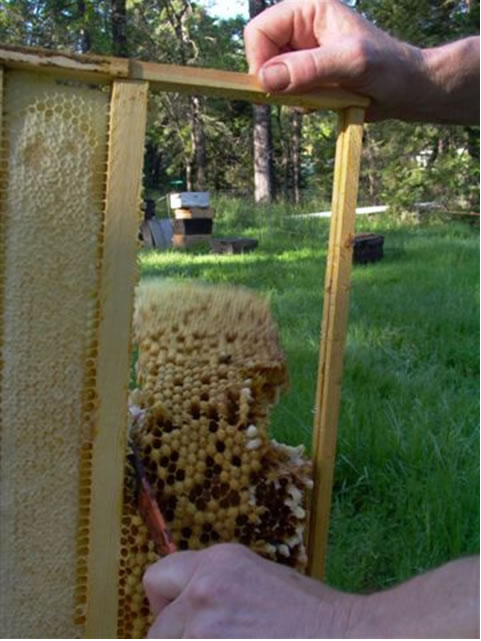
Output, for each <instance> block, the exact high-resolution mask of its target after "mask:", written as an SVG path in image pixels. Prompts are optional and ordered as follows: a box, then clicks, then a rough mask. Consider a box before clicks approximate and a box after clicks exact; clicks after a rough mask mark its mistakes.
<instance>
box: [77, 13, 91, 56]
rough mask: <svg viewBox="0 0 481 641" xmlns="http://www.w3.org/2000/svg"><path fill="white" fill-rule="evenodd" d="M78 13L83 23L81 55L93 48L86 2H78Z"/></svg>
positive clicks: (81, 29)
mask: <svg viewBox="0 0 481 641" xmlns="http://www.w3.org/2000/svg"><path fill="white" fill-rule="evenodd" d="M77 11H78V15H79V18H80V22H81V25H82V26H81V28H80V42H79V49H80V53H87V52H88V51H90V49H91V47H92V41H91V38H90V32H89V30H88V27H87V12H86V8H85V0H77Z"/></svg>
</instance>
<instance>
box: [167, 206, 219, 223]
mask: <svg viewBox="0 0 481 641" xmlns="http://www.w3.org/2000/svg"><path fill="white" fill-rule="evenodd" d="M173 213H174V218H176V219H177V220H185V219H190V218H214V210H213V209H212V208H211V207H190V208H189V209H184V208H182V209H174V212H173Z"/></svg>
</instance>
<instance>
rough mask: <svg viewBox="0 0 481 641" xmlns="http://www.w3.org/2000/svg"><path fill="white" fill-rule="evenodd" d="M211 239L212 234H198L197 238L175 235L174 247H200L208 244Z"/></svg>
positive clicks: (173, 239) (173, 238) (173, 237)
mask: <svg viewBox="0 0 481 641" xmlns="http://www.w3.org/2000/svg"><path fill="white" fill-rule="evenodd" d="M210 239H211V236H210V234H196V235H195V236H184V235H183V234H174V235H173V236H172V245H173V246H174V247H192V245H198V244H199V243H208V242H209V241H210Z"/></svg>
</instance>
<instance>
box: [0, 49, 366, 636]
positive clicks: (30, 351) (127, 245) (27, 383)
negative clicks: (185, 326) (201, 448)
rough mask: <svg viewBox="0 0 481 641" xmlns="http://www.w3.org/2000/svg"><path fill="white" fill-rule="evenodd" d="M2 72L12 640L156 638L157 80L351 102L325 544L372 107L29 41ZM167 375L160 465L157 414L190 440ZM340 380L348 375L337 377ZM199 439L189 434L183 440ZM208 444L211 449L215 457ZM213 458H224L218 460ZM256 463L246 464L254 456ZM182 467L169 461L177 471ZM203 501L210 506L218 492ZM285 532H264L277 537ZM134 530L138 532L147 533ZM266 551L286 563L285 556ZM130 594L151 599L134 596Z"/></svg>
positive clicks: (3, 477) (321, 488) (334, 251)
mask: <svg viewBox="0 0 481 641" xmlns="http://www.w3.org/2000/svg"><path fill="white" fill-rule="evenodd" d="M0 76H1V78H0V88H1V90H2V91H1V92H0V101H1V146H0V183H1V190H0V210H1V211H0V213H1V218H0V220H1V224H0V248H1V251H0V256H1V261H0V266H1V278H0V300H1V305H0V310H1V314H0V349H1V359H0V363H1V369H0V505H1V519H0V573H1V575H0V617H1V619H0V629H1V631H2V633H3V635H4V636H5V637H7V638H14V637H26V638H29V637H46V638H85V637H91V638H116V637H118V636H119V635H120V634H122V635H125V636H130V635H132V636H133V635H134V634H140V633H141V632H142V631H145V625H146V622H147V620H148V611H147V609H146V605H145V603H144V602H143V596H142V594H141V592H140V591H138V590H137V588H136V587H135V586H139V585H140V575H141V572H142V569H143V567H144V565H145V562H146V561H149V560H152V559H153V556H152V550H149V544H148V543H145V540H143V541H142V542H139V543H140V548H139V550H138V551H137V554H140V555H142V558H141V559H136V560H135V559H134V556H133V554H129V553H128V551H127V548H128V546H130V545H136V544H137V541H136V537H137V536H140V538H141V539H142V535H141V530H142V527H143V525H142V522H139V521H138V515H135V514H130V513H129V509H130V507H129V506H131V502H129V500H130V499H129V498H128V492H129V487H130V486H129V479H130V478H131V477H130V476H129V474H127V476H126V484H125V487H124V472H125V470H126V452H127V447H126V442H127V422H128V398H127V396H128V395H127V390H128V382H129V370H130V348H131V325H132V313H133V298H134V287H135V283H136V249H137V234H138V227H139V221H140V215H139V212H140V206H139V205H140V189H141V175H142V158H143V144H144V134H145V120H146V118H145V116H146V104H147V93H148V88H149V84H151V85H153V86H155V87H157V88H160V89H163V90H178V91H188V92H202V93H211V94H213V95H224V96H227V97H233V98H236V99H246V100H251V101H255V102H273V103H276V102H277V103H280V104H296V105H300V106H305V107H324V108H335V109H346V111H345V112H343V115H342V117H341V130H340V136H339V143H338V152H337V153H338V158H341V161H340V163H339V162H338V164H337V170H336V182H335V189H334V191H335V199H334V207H333V210H334V212H335V213H336V212H337V215H335V216H333V220H335V221H336V225H337V224H338V223H339V225H338V226H337V227H334V228H333V230H332V233H331V239H332V243H331V247H330V252H329V255H330V256H331V257H333V259H332V261H331V263H329V264H328V278H329V280H328V283H329V289H328V290H326V291H327V292H328V295H327V297H326V305H327V309H329V310H330V311H329V314H327V316H326V314H325V317H324V318H325V322H324V335H325V341H324V343H323V346H321V365H322V363H324V365H322V366H321V374H322V375H321V378H320V383H319V386H318V401H317V412H316V416H317V417H318V418H319V421H317V419H316V425H317V427H316V428H315V433H314V453H315V458H314V464H315V469H316V466H317V467H318V466H319V464H320V462H322V456H321V457H318V456H316V452H321V453H322V452H323V451H324V454H323V456H324V458H326V453H325V452H326V448H324V450H323V446H322V438H324V437H322V438H321V439H320V440H319V438H318V436H319V434H321V435H322V434H324V435H326V434H327V435H328V440H329V447H328V448H327V450H328V456H327V458H329V461H328V462H327V463H326V465H323V475H322V479H321V483H318V479H319V478H320V477H319V475H318V474H316V473H315V474H314V489H313V504H312V509H313V512H314V514H315V516H316V518H315V520H314V522H316V523H317V522H322V528H323V529H322V536H324V535H325V532H326V531H327V518H325V519H322V518H320V519H319V515H321V516H322V515H323V514H325V513H326V505H327V506H328V496H329V492H328V490H329V487H330V478H331V472H332V463H333V456H332V450H333V448H332V445H333V442H334V443H335V430H333V429H332V426H333V425H334V427H335V422H336V412H337V406H338V391H339V390H338V382H339V381H340V372H341V370H342V367H341V369H340V367H339V358H338V355H339V346H341V348H342V344H343V342H342V341H343V327H344V326H345V305H342V306H341V307H342V309H340V307H339V301H341V302H342V301H345V296H346V292H347V291H348V286H347V284H348V278H349V269H348V267H347V266H348V265H350V250H349V242H348V237H349V234H350V233H351V232H352V228H351V227H352V221H353V212H354V209H355V199H356V189H357V176H358V165H359V153H360V141H361V135H362V115H363V109H362V108H363V107H364V106H365V105H366V104H367V102H366V100H365V99H363V98H360V97H359V96H355V95H354V94H349V93H347V92H343V91H340V90H337V89H332V88H331V89H327V90H326V91H325V92H321V93H320V94H319V95H316V94H313V95H309V96H281V97H276V96H266V95H265V94H263V92H262V91H261V89H260V88H259V87H258V85H257V84H256V82H255V81H254V80H253V79H252V78H249V77H248V76H244V75H243V74H231V73H228V72H217V71H213V70H200V69H195V70H192V69H188V68H179V67H173V66H165V65H156V64H154V63H142V62H139V61H129V60H122V59H115V58H96V57H93V56H86V57H81V56H75V55H65V54H61V53H57V52H52V51H34V50H30V49H29V50H27V49H20V48H11V49H8V48H2V49H1V50H0ZM358 107H359V108H358ZM348 167H349V170H350V171H349V177H348V172H347V168H348ZM353 177H354V179H353ZM348 259H349V260H348ZM140 335H141V334H140ZM192 335H193V334H192ZM333 339H334V342H333ZM139 340H140V341H142V338H140V339H139ZM149 340H150V342H151V343H152V344H153V341H152V338H149ZM268 343H269V341H268ZM332 344H335V345H336V348H335V349H334V350H332V349H331V347H330V346H331V345H332ZM175 351H176V353H177V352H178V349H177V350H175ZM150 352H151V349H150V348H149V353H150ZM167 352H168V350H167ZM159 354H160V352H159ZM167 358H170V359H171V358H172V355H169V354H168V356H167ZM176 358H177V357H176ZM170 364H171V365H172V363H170ZM341 364H342V363H341ZM221 365H227V364H226V363H218V362H217V363H214V362H213V364H212V367H213V368H214V369H215V370H216V371H217V372H218V374H217V376H218V375H219V373H220V372H221V371H222V367H221ZM151 366H154V367H155V366H158V364H157V365H156V363H155V362H153V363H150V361H148V362H146V365H145V367H146V369H144V365H143V363H141V362H139V368H140V369H139V373H140V376H141V379H142V383H143V384H142V390H143V391H141V392H139V393H138V395H139V399H138V400H139V402H140V405H139V406H138V407H139V410H140V412H141V414H140V415H139V416H141V417H142V420H141V421H140V422H138V420H137V421H136V422H135V425H133V428H134V429H135V430H136V431H137V430H138V436H139V442H140V444H141V446H142V447H143V448H144V456H146V457H149V456H151V454H152V453H153V452H154V451H155V452H157V450H156V448H155V447H154V448H153V449H152V452H147V453H146V449H148V447H152V446H151V444H149V442H148V440H149V438H150V437H149V434H150V433H151V432H149V430H150V429H151V428H152V426H153V424H152V420H154V419H155V421H159V419H160V418H162V421H163V422H162V425H161V426H160V428H161V438H162V441H161V443H160V445H161V449H162V448H164V450H165V448H170V450H171V454H170V456H171V455H172V453H173V450H172V446H171V444H169V443H168V440H169V438H171V439H172V438H174V437H172V436H171V437H168V434H169V433H172V432H173V430H170V431H169V429H170V428H169V422H168V421H169V420H170V419H169V418H168V416H166V415H165V412H164V410H165V409H166V405H167V410H168V404H167V403H166V400H165V398H157V399H156V395H158V394H160V393H161V392H160V390H158V389H157V388H155V386H154V388H153V393H152V394H151V395H150V394H149V395H147V396H145V389H148V387H149V385H150V383H149V376H151V373H150V371H149V368H150V367H151ZM227 370H228V371H229V368H227ZM331 370H332V371H333V374H334V375H333V377H332V379H331V376H328V375H326V373H327V374H328V373H329V372H330V371H331ZM236 371H237V370H236ZM234 374H235V372H234ZM173 375H174V378H175V374H173ZM234 378H235V375H234ZM248 378H249V377H248V376H247V377H246V378H244V379H243V381H244V382H245V380H247V379H248ZM331 380H334V381H335V386H334V387H333V386H332V384H331ZM211 382H212V381H211ZM201 383H202V381H201ZM202 385H207V383H202ZM253 385H254V383H253ZM245 388H246V389H249V390H251V393H252V394H254V391H255V389H256V388H255V385H254V387H253V388H252V389H251V387H250V386H249V385H248V384H247V383H246V387H245ZM261 389H262V387H261ZM209 390H210V387H209ZM185 391H188V390H183V393H184V392H185ZM202 393H204V392H202V391H201V394H202ZM209 393H210V391H209ZM151 396H152V398H151ZM181 396H182V395H181ZM323 399H324V400H323ZM200 401H202V402H207V401H203V399H202V398H200ZM183 402H185V399H183ZM219 402H220V401H219ZM159 403H160V406H162V407H163V408H164V409H163V410H162V412H161V415H158V414H157V413H158V412H159V411H160V410H159V407H158V404H159ZM239 403H240V396H239ZM156 404H157V405H156ZM194 411H195V410H194ZM226 411H227V413H228V410H227V409H226ZM326 413H327V414H326ZM324 414H326V416H324ZM139 416H138V417H137V418H139ZM266 417H267V415H265V416H264V419H262V417H261V419H260V420H258V421H257V423H256V425H255V427H256V429H257V430H258V431H259V434H260V436H259V438H260V440H261V445H262V447H265V448H268V443H267V441H266V440H265V437H264V436H263V431H262V429H260V430H259V426H261V428H262V426H263V425H265V423H262V420H265V419H266ZM227 418H228V416H227V417H226V418H224V419H223V420H227ZM221 419H222V416H221V415H219V421H220V420H221ZM194 420H200V417H199V419H195V417H194ZM252 425H254V423H252ZM229 426H230V428H233V427H235V425H233V424H232V422H229V421H228V420H227V424H226V425H225V426H224V424H222V425H221V424H220V422H219V425H218V426H217V429H218V430H223V429H225V431H226V435H227V432H228V429H229ZM319 426H320V427H321V429H319ZM157 427H158V426H157ZM238 427H239V426H238ZM250 427H251V424H249V425H247V428H246V429H244V430H240V432H245V435H242V434H241V437H242V438H244V439H246V440H247V441H249V440H250V441H255V440H256V438H257V434H254V432H253V430H252V429H251V430H250V431H249V428H250ZM209 433H210V432H209ZM333 435H334V441H333ZM183 436H185V435H184V434H179V437H180V440H182V438H183ZM154 438H156V437H155V436H154ZM205 438H209V437H205ZM229 438H231V437H230V436H229ZM164 439H165V442H164ZM226 439H227V436H226ZM233 440H234V441H235V435H233ZM320 443H321V445H320ZM244 444H245V447H246V448H247V442H246V441H245V442H244ZM179 445H180V444H179ZM210 445H211V444H210V443H209V442H206V457H207V448H208V447H210ZM226 447H227V445H226ZM229 447H230V445H229ZM232 447H239V445H233V446H232ZM269 447H270V446H269ZM259 448H260V446H259ZM247 449H249V448H247ZM254 449H255V448H254ZM274 449H275V446H274ZM176 451H177V450H176ZM241 451H242V450H241ZM266 452H267V449H266ZM218 453H219V452H218ZM164 455H165V456H166V454H164ZM179 455H180V449H179ZM155 456H156V455H154V456H152V457H151V458H153V459H155ZM208 456H211V455H210V454H208ZM233 456H238V454H233ZM213 458H214V465H220V463H218V462H216V461H215V455H214V457H213ZM240 458H241V470H242V465H243V464H246V463H245V462H244V463H243V461H242V456H241V457H240ZM287 458H289V456H288V457H287ZM318 459H319V460H318ZM331 459H332V460H331ZM154 462H155V463H156V464H157V461H155V460H154ZM174 462H175V461H172V462H169V463H168V466H167V472H169V465H172V464H173V463H174ZM284 462H285V461H284ZM208 463H209V461H207V458H206V460H205V461H203V464H204V465H206V467H209V465H208ZM236 463H237V459H236V461H234V460H232V457H231V461H230V465H231V467H230V468H229V470H230V472H231V475H230V476H231V477H234V478H235V476H236V473H235V471H234V469H233V468H237V467H238V466H237V465H236ZM249 465H250V463H249ZM160 467H161V468H163V466H162V465H161V466H160ZM249 469H250V468H249ZM216 470H217V468H216ZM127 471H128V470H127ZM178 471H179V470H178V469H177V467H176V470H175V481H174V483H175V482H183V481H182V479H178V478H177V472H178ZM226 472H227V470H226ZM253 472H255V470H253ZM199 473H200V472H199ZM213 473H214V474H215V473H216V472H215V471H214V470H213ZM219 474H220V473H219ZM161 475H162V473H159V477H161ZM250 480H251V479H250ZM222 482H224V481H221V483H222ZM279 482H280V481H279ZM229 488H230V489H229V493H228V496H230V497H231V498H229V503H230V504H229V506H227V507H221V509H227V510H229V509H237V508H239V510H240V505H241V503H239V506H236V505H232V501H234V502H236V501H237V499H235V498H234V496H233V495H231V492H233V491H237V490H235V488H234V487H233V486H232V483H231V484H230V485H229ZM192 489H193V488H192ZM219 489H220V488H219ZM124 490H125V494H124ZM189 491H190V490H189ZM212 491H213V489H212ZM241 491H242V490H241ZM267 494H268V495H269V494H272V492H270V493H269V492H267ZM316 497H320V500H318V499H317V498H316ZM168 498H169V500H172V497H168ZM193 498H194V499H196V500H197V502H198V501H199V500H204V497H203V496H202V495H199V496H197V495H196V496H195V497H193ZM205 498H207V497H205ZM219 498H220V497H219ZM240 498H241V496H240V495H239V499H240ZM124 499H125V502H124ZM186 499H187V501H188V502H187V503H186V506H187V505H188V504H189V502H190V503H192V500H191V498H190V495H187V496H186ZM212 500H214V501H216V500H217V499H216V498H215V497H214V498H213V499H212ZM262 500H264V499H262ZM167 507H170V509H173V507H172V505H170V506H167V505H164V508H165V509H167ZM254 507H255V506H254ZM197 508H198V505H197ZM186 509H187V508H186ZM175 511H177V505H176V509H175ZM281 511H282V508H281ZM254 512H255V510H254ZM196 513H197V512H196ZM327 514H328V512H327ZM298 515H299V516H298V518H301V516H300V515H301V513H300V512H299V513H298ZM231 516H233V513H231ZM237 516H240V514H239V515H237ZM237 516H236V519H237ZM257 516H258V517H260V516H261V515H260V514H256V517H257ZM132 517H136V518H132ZM248 518H249V517H248ZM126 519H127V520H128V522H126ZM136 519H137V520H136ZM196 525H200V524H196ZM202 525H204V523H202ZM237 525H239V524H237ZM240 525H243V524H242V523H241V524H240ZM272 525H273V524H272V523H271V524H270V525H268V526H266V527H270V528H271V530H272ZM183 527H189V526H187V525H185V526H183ZM126 528H127V529H128V530H129V532H130V533H129V532H127V531H126ZM129 528H130V529H129ZM132 528H137V531H136V533H135V534H134V533H133V531H134V530H133V529H132ZM174 529H175V528H174ZM191 529H192V534H194V528H193V527H192V528H191ZM241 530H242V528H240V530H239V536H249V537H250V538H251V540H252V539H253V538H256V540H257V541H258V542H259V541H261V542H262V545H265V544H266V543H267V544H269V541H268V539H269V535H268V534H267V532H266V531H265V530H264V531H262V532H259V534H260V535H264V539H262V536H258V537H257V536H256V537H253V536H252V534H253V532H252V531H250V530H249V531H248V532H245V531H242V532H241ZM244 530H245V528H244ZM219 534H220V533H219ZM144 536H145V532H144ZM178 536H179V534H178ZM180 536H181V538H179V543H180V541H182V540H184V541H185V540H187V539H189V538H190V537H187V535H186V534H185V532H182V530H181V531H180ZM202 536H203V532H202V533H200V536H198V533H195V537H197V538H198V540H199V541H200V537H202ZM209 536H210V538H211V539H214V538H215V537H213V536H212V534H210V535H209ZM234 536H237V535H236V534H235V532H234ZM125 537H127V538H125ZM195 537H194V538H195ZM321 538H322V537H321ZM132 539H133V540H132ZM318 542H319V537H318V535H317V534H316V532H315V531H314V536H310V538H309V545H310V547H311V556H310V559H309V560H310V563H311V565H312V567H311V573H313V574H314V575H319V574H320V572H321V570H320V569H319V568H321V567H322V556H323V545H322V544H321V545H318ZM189 544H190V543H189ZM145 546H146V547H145ZM287 546H288V547H289V543H287ZM193 547H195V546H193ZM274 547H275V546H274ZM312 550H314V553H312ZM260 551H262V550H260ZM264 551H267V553H272V554H275V555H278V554H281V555H282V552H280V550H278V549H277V548H275V550H274V551H273V550H271V549H270V548H268V549H267V550H264ZM283 551H284V552H286V550H285V549H283ZM149 555H150V556H149ZM286 558H287V557H286ZM122 559H123V561H122ZM125 559H127V561H125ZM133 559H134V560H135V566H134V568H131V570H130V571H129V572H127V570H126V566H125V563H126V562H127V563H131V562H132V560H133ZM312 568H314V569H312ZM19 577H22V580H19ZM126 586H127V587H128V589H129V590H130V589H131V588H132V586H134V588H135V589H134V590H133V591H132V590H131V591H130V594H129V595H128V596H127V591H128V590H127V587H126ZM132 604H137V606H136V607H140V613H139V612H138V611H137V615H136V616H137V618H136V619H135V620H140V619H141V620H142V624H141V625H140V624H139V625H137V624H135V625H134V622H133V621H134V619H133V618H132V617H130V614H129V613H128V612H127V607H130V612H131V613H132V612H133V611H134V609H133V608H132V607H131V606H132ZM129 617H130V618H129ZM134 618H135V617H134ZM127 621H128V622H129V623H128V626H130V627H128V626H127V623H126V622H127Z"/></svg>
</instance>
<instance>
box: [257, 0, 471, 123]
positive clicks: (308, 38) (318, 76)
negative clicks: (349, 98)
mask: <svg viewBox="0 0 481 641" xmlns="http://www.w3.org/2000/svg"><path fill="white" fill-rule="evenodd" d="M244 39H245V47H246V55H247V60H248V62H249V67H250V72H251V73H255V74H257V75H258V77H259V80H260V82H261V84H262V86H263V87H264V89H265V90H266V91H269V92H287V93H292V92H299V91H305V90H309V89H313V88H316V87H317V88H319V87H321V86H322V85H332V84H334V85H339V86H341V87H344V88H345V89H349V90H351V91H355V92H357V93H360V94H363V95H366V96H369V97H370V98H371V100H372V104H371V106H370V107H369V109H368V110H367V113H366V118H367V120H381V119H384V118H400V119H402V120H424V121H430V122H471V121H473V120H474V121H475V120H476V118H477V117H478V118H479V107H478V111H476V104H478V105H479V93H478V88H479V84H478V83H479V78H478V82H476V75H477V74H479V40H477V39H466V40H465V41H459V43H453V44H451V45H446V46H445V47H438V48H436V49H424V50H422V49H419V48H417V47H414V46H411V45H409V44H407V43H405V42H400V41H398V40H396V39H395V38H392V37H391V36H390V35H388V34H387V33H385V32H383V31H381V30H380V29H378V28H377V27H375V26H374V25H372V24H371V23H369V22H368V21H367V20H365V19H364V18H363V17H362V16H361V15H360V14H359V13H357V12H355V11H354V10H352V9H350V8H349V7H347V6H346V5H345V4H343V3H342V2H341V1H340V0H284V1H283V2H280V3H279V4H276V5H274V6H272V7H270V8H269V9H266V10H265V11H263V12H262V13H261V14H259V15H258V16H256V17H255V18H254V19H253V20H252V21H251V22H249V23H248V25H247V27H246V29H245V32H244ZM476 94H478V95H477V97H476Z"/></svg>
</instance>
